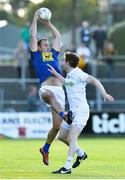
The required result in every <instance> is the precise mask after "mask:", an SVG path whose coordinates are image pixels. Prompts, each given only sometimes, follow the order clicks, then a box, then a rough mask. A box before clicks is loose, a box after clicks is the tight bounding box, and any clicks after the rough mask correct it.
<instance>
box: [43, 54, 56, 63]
mask: <svg viewBox="0 0 125 180" xmlns="http://www.w3.org/2000/svg"><path fill="white" fill-rule="evenodd" d="M42 58H43V61H44V62H45V61H54V59H53V57H52V52H42Z"/></svg>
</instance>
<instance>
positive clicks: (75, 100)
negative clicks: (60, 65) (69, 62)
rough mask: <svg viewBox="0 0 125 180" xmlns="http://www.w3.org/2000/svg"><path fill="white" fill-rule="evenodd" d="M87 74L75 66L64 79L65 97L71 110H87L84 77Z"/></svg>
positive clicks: (85, 77)
mask: <svg viewBox="0 0 125 180" xmlns="http://www.w3.org/2000/svg"><path fill="white" fill-rule="evenodd" d="M88 76H89V75H88V74H87V73H85V72H83V71H82V70H81V69H79V68H78V67H76V68H75V69H73V70H72V71H70V72H69V73H68V74H67V76H66V79H65V83H66V84H65V86H66V92H67V98H68V101H69V106H70V109H71V110H74V109H84V110H89V106H88V103H87V99H86V79H87V78H88Z"/></svg>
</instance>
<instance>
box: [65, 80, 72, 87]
mask: <svg viewBox="0 0 125 180" xmlns="http://www.w3.org/2000/svg"><path fill="white" fill-rule="evenodd" d="M66 86H67V87H72V86H74V83H73V82H72V81H70V82H66Z"/></svg>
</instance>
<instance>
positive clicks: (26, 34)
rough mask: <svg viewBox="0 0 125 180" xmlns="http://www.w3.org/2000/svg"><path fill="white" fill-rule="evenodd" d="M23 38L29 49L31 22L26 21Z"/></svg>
mask: <svg viewBox="0 0 125 180" xmlns="http://www.w3.org/2000/svg"><path fill="white" fill-rule="evenodd" d="M21 39H22V41H23V43H24V46H25V47H26V49H29V43H30V23H29V22H26V24H25V26H24V27H23V28H22V31H21Z"/></svg>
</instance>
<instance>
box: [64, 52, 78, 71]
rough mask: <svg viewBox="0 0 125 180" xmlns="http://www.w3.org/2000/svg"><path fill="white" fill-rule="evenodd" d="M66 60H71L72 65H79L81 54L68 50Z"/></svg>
mask: <svg viewBox="0 0 125 180" xmlns="http://www.w3.org/2000/svg"><path fill="white" fill-rule="evenodd" d="M65 61H66V62H69V64H70V66H71V67H74V68H75V67H77V66H78V63H79V56H78V55H77V54H76V53H73V52H66V53H65Z"/></svg>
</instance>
